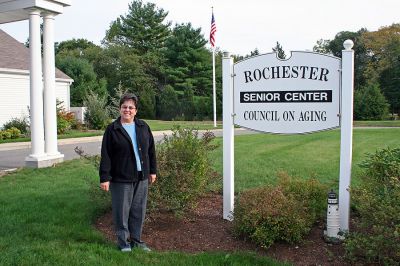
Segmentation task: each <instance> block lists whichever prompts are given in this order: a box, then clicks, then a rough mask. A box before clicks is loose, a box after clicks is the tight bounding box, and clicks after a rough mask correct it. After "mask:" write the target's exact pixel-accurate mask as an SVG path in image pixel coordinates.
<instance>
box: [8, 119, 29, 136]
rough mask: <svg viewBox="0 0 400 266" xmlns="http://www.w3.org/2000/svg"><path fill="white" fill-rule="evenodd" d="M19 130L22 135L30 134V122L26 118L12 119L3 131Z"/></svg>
mask: <svg viewBox="0 0 400 266" xmlns="http://www.w3.org/2000/svg"><path fill="white" fill-rule="evenodd" d="M12 127H14V128H18V129H19V131H20V133H21V134H24V135H26V134H27V133H28V132H29V121H28V119H27V118H26V117H21V118H11V120H10V121H8V122H6V123H5V124H4V125H3V130H7V129H10V128H12Z"/></svg>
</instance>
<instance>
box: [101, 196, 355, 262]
mask: <svg viewBox="0 0 400 266" xmlns="http://www.w3.org/2000/svg"><path fill="white" fill-rule="evenodd" d="M96 227H97V228H98V229H99V230H100V231H101V232H102V233H103V234H104V235H105V236H106V237H107V238H108V239H110V240H111V241H114V242H116V238H115V236H114V233H113V231H112V228H113V227H112V218H111V213H107V214H105V215H104V216H102V217H100V218H99V219H98V220H97V222H96ZM143 240H144V241H145V242H146V243H147V245H148V246H149V247H151V248H152V249H153V250H157V251H182V252H187V253H199V252H208V251H213V252H216V251H217V252H218V251H223V252H235V251H253V252H256V253H257V254H259V255H260V256H268V257H272V258H275V259H277V260H279V261H289V262H291V263H293V264H295V265H347V262H346V261H345V260H344V259H343V254H344V249H343V247H342V245H340V244H330V243H326V242H325V241H324V239H323V224H318V225H316V226H315V227H314V228H313V229H312V230H311V232H310V234H309V235H308V236H306V237H305V239H304V241H302V242H301V243H298V244H297V245H290V244H287V243H277V244H274V245H273V246H271V247H270V248H269V249H268V250H264V249H262V248H259V247H257V246H256V245H255V244H253V243H251V242H250V241H248V240H245V239H239V238H235V237H234V236H233V234H232V223H231V222H229V221H226V220H224V219H222V195H219V194H210V195H206V196H205V197H203V198H202V199H201V200H200V201H199V203H198V205H197V208H195V209H194V210H192V211H190V212H189V213H188V214H187V215H185V217H184V218H181V219H177V218H176V217H175V216H174V215H173V214H172V213H170V212H159V213H151V214H149V215H148V217H147V219H146V223H145V226H144V231H143Z"/></svg>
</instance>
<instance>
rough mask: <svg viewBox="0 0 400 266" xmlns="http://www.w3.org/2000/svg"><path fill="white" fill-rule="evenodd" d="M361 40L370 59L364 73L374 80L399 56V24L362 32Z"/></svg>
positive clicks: (395, 62) (396, 60)
mask: <svg viewBox="0 0 400 266" xmlns="http://www.w3.org/2000/svg"><path fill="white" fill-rule="evenodd" d="M362 41H363V42H364V44H365V48H366V51H367V55H368V57H369V59H370V60H369V64H368V66H367V68H366V75H367V76H368V77H369V80H371V81H372V82H375V81H377V80H378V79H379V76H380V74H381V73H382V72H383V71H384V70H385V69H387V68H390V67H392V66H393V65H395V64H397V62H398V60H399V58H400V24H393V25H391V26H388V27H382V28H380V29H379V30H378V31H373V32H364V33H363V35H362Z"/></svg>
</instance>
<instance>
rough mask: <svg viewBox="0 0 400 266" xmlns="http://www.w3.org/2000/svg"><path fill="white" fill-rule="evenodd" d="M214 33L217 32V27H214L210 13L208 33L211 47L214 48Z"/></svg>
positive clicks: (213, 20)
mask: <svg viewBox="0 0 400 266" xmlns="http://www.w3.org/2000/svg"><path fill="white" fill-rule="evenodd" d="M216 31H217V26H216V25H215V19H214V12H212V16H211V31H210V43H211V47H214V46H215V32H216Z"/></svg>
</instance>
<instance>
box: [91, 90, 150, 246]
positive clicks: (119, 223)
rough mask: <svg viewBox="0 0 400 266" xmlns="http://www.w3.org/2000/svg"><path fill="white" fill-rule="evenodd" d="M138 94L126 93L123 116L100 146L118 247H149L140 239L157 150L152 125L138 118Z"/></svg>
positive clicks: (103, 183) (102, 181)
mask: <svg viewBox="0 0 400 266" xmlns="http://www.w3.org/2000/svg"><path fill="white" fill-rule="evenodd" d="M137 106H138V98H137V97H136V96H135V95H134V94H130V93H128V94H124V95H123V96H122V97H121V100H120V102H119V107H120V117H118V118H117V119H116V120H115V121H114V122H112V123H111V124H110V125H109V126H108V127H107V129H106V131H105V133H104V136H103V143H102V146H101V162H100V169H99V174H100V187H101V189H103V190H104V191H109V190H110V191H111V198H112V213H113V222H114V226H115V233H116V235H117V238H118V247H119V249H120V250H121V251H123V252H128V251H131V249H132V248H133V247H138V248H141V249H143V250H145V251H150V249H149V248H148V247H147V246H146V244H145V243H144V242H143V241H142V240H141V235H142V228H143V222H144V218H145V213H146V203H147V190H148V184H149V183H150V184H152V183H153V182H154V181H155V180H156V170H157V169H156V152H155V146H154V138H153V134H152V133H151V130H150V127H149V126H148V125H147V124H146V123H145V122H144V121H143V120H140V119H138V118H136V113H137Z"/></svg>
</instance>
